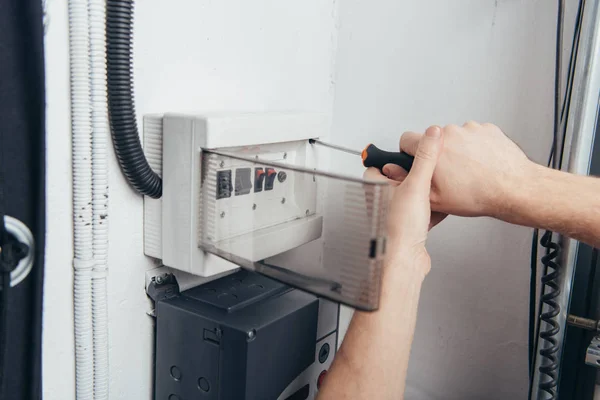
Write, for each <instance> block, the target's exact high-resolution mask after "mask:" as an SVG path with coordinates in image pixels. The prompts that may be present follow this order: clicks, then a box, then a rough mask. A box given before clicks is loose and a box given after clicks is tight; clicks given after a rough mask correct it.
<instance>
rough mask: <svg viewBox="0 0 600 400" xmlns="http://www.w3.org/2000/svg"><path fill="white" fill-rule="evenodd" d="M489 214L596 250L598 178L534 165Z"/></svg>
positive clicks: (599, 235)
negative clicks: (571, 239) (526, 176)
mask: <svg viewBox="0 0 600 400" xmlns="http://www.w3.org/2000/svg"><path fill="white" fill-rule="evenodd" d="M517 186H518V187H516V188H514V189H515V190H513V191H512V192H511V193H509V194H507V199H508V200H507V201H505V202H504V204H505V206H499V207H498V208H497V210H498V214H497V215H493V216H494V217H497V218H499V219H502V220H504V221H507V222H510V223H515V224H519V225H525V226H530V227H534V228H540V229H549V230H551V231H554V232H559V233H561V234H563V235H565V236H568V237H571V238H574V239H577V240H580V241H582V242H585V243H587V244H590V245H592V246H595V247H600V179H598V178H594V177H587V176H577V175H573V174H568V173H565V172H560V171H555V170H551V169H549V168H545V167H542V166H536V167H535V168H534V173H533V175H532V176H530V177H528V179H527V180H523V181H522V182H521V183H520V184H518V185H517Z"/></svg>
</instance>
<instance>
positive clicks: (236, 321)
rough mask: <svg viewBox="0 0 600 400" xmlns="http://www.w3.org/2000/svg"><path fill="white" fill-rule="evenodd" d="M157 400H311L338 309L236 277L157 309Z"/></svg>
mask: <svg viewBox="0 0 600 400" xmlns="http://www.w3.org/2000/svg"><path fill="white" fill-rule="evenodd" d="M156 311H157V314H156V316H157V330H156V331H157V336H156V371H155V377H156V385H155V391H156V392H155V397H156V398H157V399H170V400H174V399H175V400H176V399H180V400H183V399H192V398H203V399H215V400H216V399H220V400H228V399H232V400H266V399H273V400H277V399H279V400H304V399H314V398H315V396H316V393H317V391H318V386H319V384H320V382H321V381H322V379H323V377H324V375H325V374H326V372H327V370H328V369H329V367H330V365H331V362H332V361H333V356H334V354H335V350H336V346H337V332H338V318H339V305H338V304H335V303H333V302H329V301H327V300H325V299H319V298H317V297H315V296H313V295H310V294H307V293H303V292H301V291H298V290H295V289H292V288H291V287H289V286H286V285H284V284H282V283H279V282H276V281H273V280H271V279H268V278H266V277H263V276H261V275H259V274H256V273H251V272H248V271H239V272H237V273H234V274H232V275H228V276H226V277H223V278H220V279H217V280H215V281H212V282H209V283H206V284H204V285H201V286H198V287H196V288H193V289H190V290H187V291H184V292H182V293H181V295H180V296H177V297H174V298H170V299H166V300H161V301H159V302H158V303H157V309H156Z"/></svg>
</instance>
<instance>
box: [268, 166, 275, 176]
mask: <svg viewBox="0 0 600 400" xmlns="http://www.w3.org/2000/svg"><path fill="white" fill-rule="evenodd" d="M276 173H277V171H275V170H274V169H273V168H267V175H269V176H271V175H273V174H276Z"/></svg>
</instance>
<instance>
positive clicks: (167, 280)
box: [146, 273, 179, 303]
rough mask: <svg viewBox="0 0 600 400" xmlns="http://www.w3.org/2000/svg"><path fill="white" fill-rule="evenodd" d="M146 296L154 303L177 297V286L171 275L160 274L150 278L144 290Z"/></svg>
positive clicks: (173, 276)
mask: <svg viewBox="0 0 600 400" xmlns="http://www.w3.org/2000/svg"><path fill="white" fill-rule="evenodd" d="M146 293H147V294H148V296H149V297H150V298H151V299H152V300H153V301H154V302H155V303H156V302H157V301H160V300H164V299H169V298H171V297H176V296H179V285H178V284H177V279H176V278H175V275H173V274H169V273H166V274H162V275H157V276H155V277H153V278H152V281H151V282H150V284H149V285H148V287H147V288H146Z"/></svg>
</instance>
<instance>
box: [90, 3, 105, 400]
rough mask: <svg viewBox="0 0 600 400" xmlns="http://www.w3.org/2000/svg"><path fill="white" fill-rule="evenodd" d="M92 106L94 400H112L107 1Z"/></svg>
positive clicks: (94, 54)
mask: <svg viewBox="0 0 600 400" xmlns="http://www.w3.org/2000/svg"><path fill="white" fill-rule="evenodd" d="M88 7H89V9H88V13H89V14H88V15H89V34H90V38H89V40H90V42H89V43H90V88H91V107H92V219H93V220H92V234H93V239H92V249H93V252H94V270H93V276H92V329H93V335H92V337H93V349H94V400H108V394H109V362H108V304H107V300H108V294H107V287H106V285H107V282H106V281H107V272H108V160H107V155H108V149H107V137H108V135H109V127H108V111H107V108H106V100H107V99H106V36H105V17H106V8H105V7H106V1H105V0H88Z"/></svg>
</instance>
